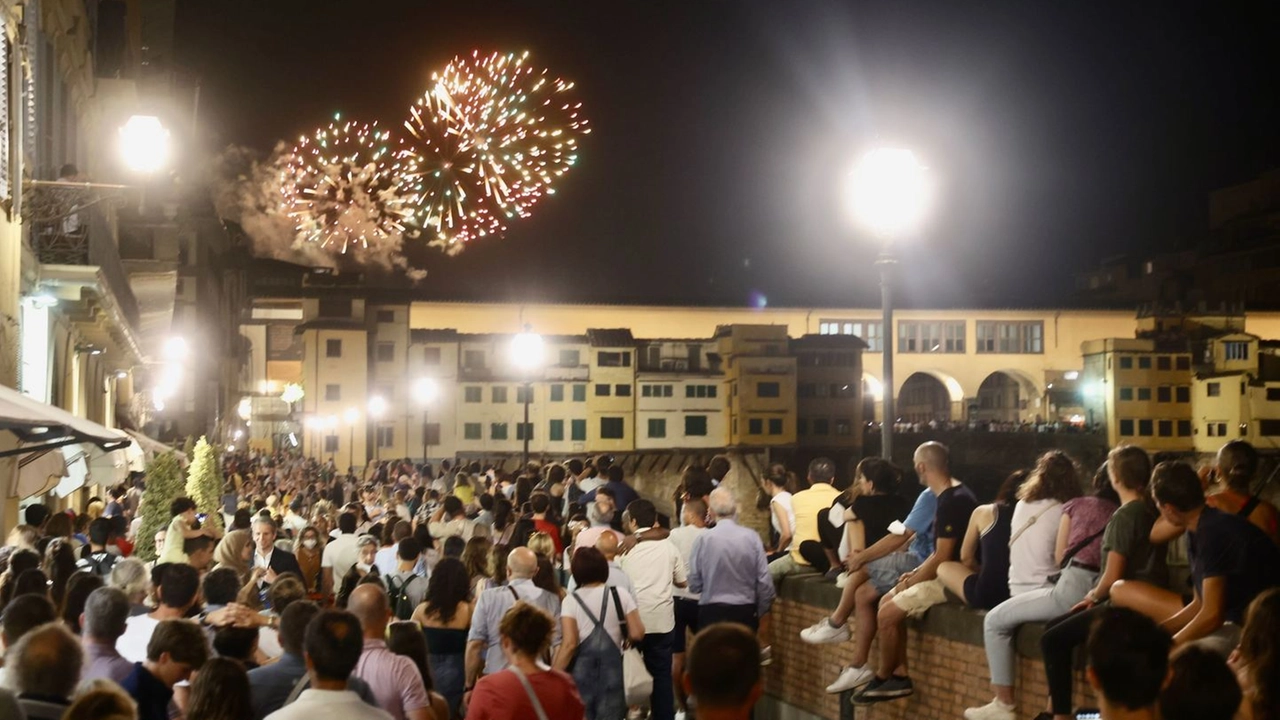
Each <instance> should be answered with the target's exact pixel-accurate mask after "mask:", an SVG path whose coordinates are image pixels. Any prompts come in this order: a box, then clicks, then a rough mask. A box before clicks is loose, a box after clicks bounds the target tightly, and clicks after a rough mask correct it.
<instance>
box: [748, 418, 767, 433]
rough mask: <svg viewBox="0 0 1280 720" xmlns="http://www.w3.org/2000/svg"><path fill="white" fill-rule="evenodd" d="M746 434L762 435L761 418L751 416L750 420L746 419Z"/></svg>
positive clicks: (762, 421) (762, 422)
mask: <svg viewBox="0 0 1280 720" xmlns="http://www.w3.org/2000/svg"><path fill="white" fill-rule="evenodd" d="M747 434H748V435H763V434H764V420H761V419H760V418H751V419H750V420H748V421H747Z"/></svg>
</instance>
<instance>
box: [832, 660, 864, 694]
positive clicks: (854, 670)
mask: <svg viewBox="0 0 1280 720" xmlns="http://www.w3.org/2000/svg"><path fill="white" fill-rule="evenodd" d="M875 678H876V674H875V672H874V671H873V670H872V669H871V668H869V667H867V666H866V665H863V666H862V667H847V668H845V669H844V670H842V671H841V672H840V677H838V678H836V681H835V682H833V683H831V684H830V685H828V686H827V692H829V693H831V694H833V695H834V694H835V693H842V692H844V691H845V690H857V689H858V688H860V687H862V686H863V685H866V684H867V683H869V682H871V681H872V680H874V679H875Z"/></svg>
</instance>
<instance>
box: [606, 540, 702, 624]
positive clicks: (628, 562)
mask: <svg viewBox="0 0 1280 720" xmlns="http://www.w3.org/2000/svg"><path fill="white" fill-rule="evenodd" d="M618 564H619V565H620V566H621V567H622V569H623V571H624V572H626V573H627V575H628V576H630V577H631V584H632V585H634V586H635V588H636V605H637V606H638V607H639V608H640V620H641V621H642V622H643V623H644V630H645V632H646V633H664V632H670V631H671V630H672V629H674V628H675V626H676V615H675V603H674V602H673V601H672V599H671V598H672V597H673V596H672V591H674V590H675V584H674V582H681V583H683V582H688V570H687V569H686V567H685V564H684V560H683V559H681V558H680V551H679V550H678V549H676V546H675V545H674V544H672V543H671V541H670V540H650V541H646V542H642V543H637V544H636V546H635V547H634V548H631V551H630V552H628V553H627V554H626V555H622V556H620V557H619V558H618Z"/></svg>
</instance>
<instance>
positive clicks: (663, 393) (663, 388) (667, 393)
mask: <svg viewBox="0 0 1280 720" xmlns="http://www.w3.org/2000/svg"><path fill="white" fill-rule="evenodd" d="M674 389H675V388H674V387H673V386H671V385H641V386H640V390H641V394H642V395H644V396H645V397H656V398H658V397H671V395H672V391H673V390H674Z"/></svg>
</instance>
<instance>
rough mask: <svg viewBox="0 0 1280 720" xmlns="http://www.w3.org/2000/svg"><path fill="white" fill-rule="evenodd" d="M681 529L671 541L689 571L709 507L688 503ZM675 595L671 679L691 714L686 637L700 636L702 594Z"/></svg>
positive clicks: (680, 701)
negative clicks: (685, 666)
mask: <svg viewBox="0 0 1280 720" xmlns="http://www.w3.org/2000/svg"><path fill="white" fill-rule="evenodd" d="M680 523H681V524H680V527H678V528H674V529H672V531H671V535H670V536H669V537H668V538H667V539H668V540H670V541H671V544H672V545H675V546H676V549H677V550H679V551H680V559H681V560H683V561H684V565H685V567H686V568H687V567H689V556H690V555H691V554H692V552H693V541H694V540H697V539H698V536H699V535H701V534H702V533H704V532H706V531H707V503H706V502H705V501H704V500H702V499H701V498H691V499H689V500H686V501H685V503H684V507H683V508H681V517H680ZM672 594H673V595H674V597H673V598H672V600H673V603H674V605H675V614H676V636H675V638H674V642H673V643H672V647H671V677H672V679H673V680H674V682H675V692H676V704H677V705H678V706H679V708H680V710H681V711H682V712H688V707H689V705H688V702H689V698H688V696H687V695H686V694H685V689H684V682H683V681H682V678H683V676H684V651H685V638H686V635H696V634H697V633H698V630H699V627H698V593H695V592H692V591H690V590H689V589H688V588H681V587H678V588H676V589H675V590H674V591H673V592H672Z"/></svg>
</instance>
